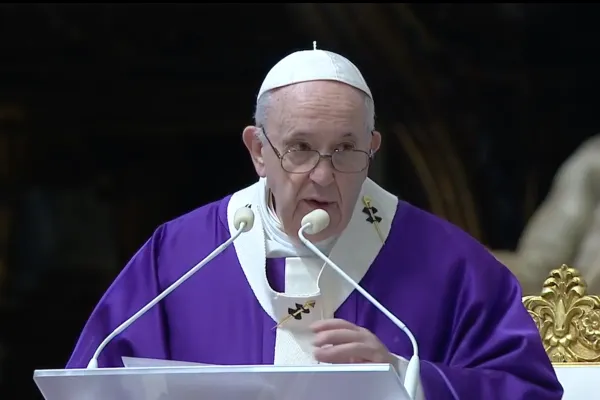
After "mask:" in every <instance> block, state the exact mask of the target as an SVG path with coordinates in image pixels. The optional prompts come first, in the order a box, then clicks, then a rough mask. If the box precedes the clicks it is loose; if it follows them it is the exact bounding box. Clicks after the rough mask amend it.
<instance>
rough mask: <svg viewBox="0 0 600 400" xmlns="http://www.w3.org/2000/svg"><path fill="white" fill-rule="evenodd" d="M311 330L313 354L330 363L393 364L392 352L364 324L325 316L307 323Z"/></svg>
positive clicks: (318, 359) (321, 360)
mask: <svg viewBox="0 0 600 400" xmlns="http://www.w3.org/2000/svg"><path fill="white" fill-rule="evenodd" d="M310 328H311V330H312V331H313V332H314V333H315V335H316V336H315V339H314V342H313V345H314V346H315V347H316V350H315V353H314V356H315V359H316V360H317V361H319V362H325V363H330V364H354V363H382V364H393V363H394V356H393V355H391V354H390V352H389V351H388V349H387V348H386V347H385V346H384V345H383V343H381V342H380V341H379V339H378V338H377V336H375V335H374V334H373V333H371V332H370V331H368V330H367V329H365V328H361V327H360V326H356V325H354V324H352V323H350V322H348V321H345V320H343V319H326V320H322V321H317V322H315V323H313V324H312V325H311V326H310Z"/></svg>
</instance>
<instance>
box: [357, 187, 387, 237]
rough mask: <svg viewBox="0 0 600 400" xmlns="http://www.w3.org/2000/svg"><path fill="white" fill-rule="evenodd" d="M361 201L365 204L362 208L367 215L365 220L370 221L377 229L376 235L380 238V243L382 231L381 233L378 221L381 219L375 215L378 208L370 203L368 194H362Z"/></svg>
mask: <svg viewBox="0 0 600 400" xmlns="http://www.w3.org/2000/svg"><path fill="white" fill-rule="evenodd" d="M362 202H363V204H364V205H365V208H363V212H364V213H365V214H367V215H368V217H367V222H370V223H371V224H373V226H374V227H375V230H376V231H377V235H379V239H381V243H384V242H385V240H384V239H383V233H381V229H380V228H379V223H380V222H381V221H382V218H381V217H380V216H378V215H377V212H378V210H377V209H376V208H375V207H373V205H372V203H371V198H370V197H369V196H363V198H362Z"/></svg>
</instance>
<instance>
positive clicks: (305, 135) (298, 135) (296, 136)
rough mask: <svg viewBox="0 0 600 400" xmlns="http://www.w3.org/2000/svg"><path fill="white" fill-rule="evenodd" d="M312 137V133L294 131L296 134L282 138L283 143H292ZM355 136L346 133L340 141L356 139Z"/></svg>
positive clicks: (351, 133)
mask: <svg viewBox="0 0 600 400" xmlns="http://www.w3.org/2000/svg"><path fill="white" fill-rule="evenodd" d="M312 136H315V134H314V133H312V134H311V133H308V132H305V131H296V132H292V133H290V134H288V135H285V136H284V137H283V138H282V141H283V142H290V141H294V140H298V139H305V138H310V137H312ZM356 137H357V135H356V134H354V133H353V132H346V133H344V134H343V135H342V137H341V138H342V139H347V138H356Z"/></svg>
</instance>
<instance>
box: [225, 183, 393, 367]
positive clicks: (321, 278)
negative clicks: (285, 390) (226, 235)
mask: <svg viewBox="0 0 600 400" xmlns="http://www.w3.org/2000/svg"><path fill="white" fill-rule="evenodd" d="M264 185H265V181H264V179H261V180H259V182H257V183H255V184H254V185H252V186H250V187H248V188H245V189H242V190H240V191H239V192H236V193H235V194H233V196H232V197H231V199H230V201H229V205H228V208H227V217H228V223H229V229H230V231H233V230H234V227H233V216H234V214H235V211H236V210H237V209H238V208H240V207H244V206H247V205H250V206H251V208H252V210H253V211H254V212H255V222H254V227H253V228H252V230H251V231H250V232H248V233H245V234H243V235H241V236H240V237H239V238H238V239H237V240H236V241H235V243H234V246H235V249H236V252H237V256H238V259H239V261H240V264H241V266H242V269H243V271H244V274H245V275H246V279H247V280H248V283H249V284H250V287H251V288H252V290H253V292H254V294H255V296H256V298H257V299H258V302H259V303H260V305H261V307H262V308H263V309H264V310H265V312H266V313H267V314H268V315H269V316H270V317H271V318H272V319H273V327H275V326H276V325H277V324H278V323H279V322H281V321H282V320H284V319H286V318H287V319H286V322H284V323H283V324H281V325H280V326H279V327H278V328H277V331H276V341H275V360H274V363H275V364H285V365H306V364H312V363H316V361H315V360H314V358H313V356H312V353H313V346H312V343H311V342H312V334H311V333H310V332H309V330H308V326H309V325H310V324H311V323H312V322H314V321H316V320H320V319H326V318H332V317H333V315H334V312H335V311H336V310H337V309H338V308H339V307H340V306H341V305H342V303H343V302H344V301H345V300H346V299H347V298H348V296H350V294H351V293H352V292H353V290H354V288H353V287H352V286H351V285H349V284H347V283H346V282H345V281H344V280H343V279H342V278H341V277H339V276H338V275H337V274H336V272H335V271H334V270H333V269H331V268H328V267H326V266H325V265H323V263H322V262H321V261H320V260H319V261H317V260H318V259H312V258H304V257H289V258H287V259H286V274H285V287H286V293H278V292H276V291H274V290H273V289H272V288H271V287H270V285H269V283H268V280H267V274H266V248H265V233H264V226H263V221H262V219H261V218H260V213H259V212H258V210H257V204H258V202H259V201H260V200H261V198H260V196H264V195H265V186H264ZM363 198H368V200H369V201H370V205H371V207H374V209H372V212H373V214H374V216H375V218H376V219H377V220H378V222H377V223H373V222H371V221H372V218H371V217H372V216H371V214H370V213H369V212H368V210H365V205H364V204H363ZM397 205H398V198H397V197H396V196H394V195H392V194H390V193H388V192H387V191H385V190H384V189H382V188H381V187H380V186H378V185H377V184H376V183H375V182H373V181H372V180H370V179H366V180H365V182H364V184H363V186H362V190H361V193H360V195H359V198H358V201H357V203H356V206H355V208H354V213H353V215H352V218H351V220H350V222H349V223H348V226H347V228H346V229H345V230H344V232H343V233H342V234H341V235H340V237H339V238H338V240H337V242H336V244H335V245H334V247H333V249H332V251H331V253H330V255H329V257H330V258H331V259H332V260H333V261H334V262H335V263H336V264H337V265H339V266H340V267H341V268H343V269H344V271H345V272H346V273H347V274H348V275H349V276H350V277H351V278H352V279H354V280H355V281H356V282H360V280H361V279H362V278H363V277H364V275H365V274H366V273H367V271H368V269H369V267H370V266H371V264H372V263H373V261H374V260H375V258H376V257H377V255H378V254H379V250H380V249H381V247H382V246H383V244H384V243H385V240H386V238H387V236H388V234H389V232H390V228H391V223H392V220H393V219H394V215H395V213H396V208H397ZM316 271H318V272H316ZM315 274H316V275H317V276H316V281H315ZM311 302H314V303H311ZM307 304H314V305H313V306H312V307H306V308H308V312H300V313H299V314H298V315H297V318H294V317H290V310H298V309H299V308H304V307H305V306H306V305H307Z"/></svg>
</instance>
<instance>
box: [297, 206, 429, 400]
mask: <svg viewBox="0 0 600 400" xmlns="http://www.w3.org/2000/svg"><path fill="white" fill-rule="evenodd" d="M300 225H301V228H300V230H299V231H298V237H299V238H300V240H301V241H302V243H304V245H305V246H306V247H308V248H309V249H310V250H311V251H312V252H313V253H315V254H316V255H317V256H318V257H319V258H320V259H321V260H323V261H324V262H325V263H326V264H327V265H329V266H330V267H331V268H333V269H334V270H335V272H337V273H338V274H339V275H340V276H341V277H342V278H344V280H345V281H346V282H348V283H349V284H350V285H352V286H353V287H354V288H355V289H356V290H357V291H358V292H359V293H360V294H362V295H363V296H364V297H365V298H366V299H367V300H369V302H370V303H371V304H373V305H374V306H375V307H377V308H378V309H379V311H381V312H382V313H383V314H385V316H386V317H388V318H389V319H390V320H391V321H392V322H393V323H394V324H395V325H396V326H397V327H398V328H400V329H401V330H402V331H403V332H404V333H405V334H406V336H408V338H409V339H410V342H411V344H412V348H413V356H412V357H411V358H410V361H409V362H408V366H407V368H406V375H405V377H404V387H405V388H406V391H407V392H408V395H409V396H410V398H411V399H415V398H416V395H417V386H418V384H419V376H420V372H421V371H420V363H419V346H418V344H417V339H416V338H415V335H413V333H412V332H411V331H410V329H408V327H407V326H406V325H404V323H403V322H402V321H400V320H399V319H398V318H397V317H396V316H395V315H394V314H392V313H391V312H390V311H389V310H388V309H387V308H385V307H384V306H383V305H381V303H379V302H378V301H377V300H375V298H374V297H373V296H371V295H370V294H369V292H367V291H366V290H365V289H363V288H362V287H361V286H360V285H359V284H358V283H357V282H355V281H354V280H353V279H352V278H350V276H348V274H346V273H345V272H344V271H343V270H342V269H341V268H340V267H338V266H337V265H335V263H334V262H333V261H331V260H330V259H329V257H327V256H325V254H323V253H322V252H321V251H320V250H319V249H318V248H317V247H316V246H315V245H313V244H312V243H311V242H310V241H309V240H308V239H306V237H304V232H306V233H308V234H309V235H315V234H317V233H319V232H321V231H323V230H324V229H325V228H327V226H328V225H329V214H327V211H325V210H322V209H316V210H313V211H311V212H309V213H308V214H306V215H305V216H304V218H302V221H301V223H300Z"/></svg>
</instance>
